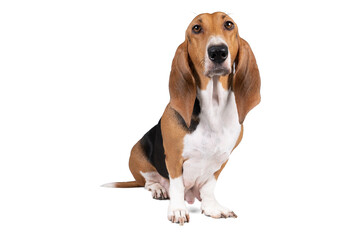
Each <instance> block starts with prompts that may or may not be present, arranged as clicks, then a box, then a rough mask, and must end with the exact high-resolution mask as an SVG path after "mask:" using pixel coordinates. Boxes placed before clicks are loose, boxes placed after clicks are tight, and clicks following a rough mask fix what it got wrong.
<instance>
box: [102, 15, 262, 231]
mask: <svg viewBox="0 0 360 240" xmlns="http://www.w3.org/2000/svg"><path fill="white" fill-rule="evenodd" d="M169 89H170V102H169V104H168V105H167V107H166V108H165V111H164V113H163V115H162V117H161V119H160V121H159V122H158V124H157V125H155V126H154V127H153V128H152V129H150V131H148V132H147V133H146V134H145V135H144V136H143V137H142V138H141V139H140V140H139V141H138V142H137V143H136V144H135V146H134V147H133V148H132V150H131V155H130V161H129V167H130V171H131V173H132V175H133V176H134V178H135V181H131V182H116V183H109V184H105V185H104V186H107V187H120V188H126V187H145V189H147V190H149V191H151V193H152V196H153V198H155V199H168V198H170V202H169V208H168V219H169V220H170V221H171V222H173V223H179V224H180V225H183V224H184V223H185V222H189V213H188V211H187V209H186V206H185V201H187V202H188V203H190V204H191V203H193V202H194V201H195V198H196V199H198V200H199V201H201V210H202V213H204V214H205V215H207V216H211V217H213V218H221V217H225V218H227V217H237V216H236V214H235V213H234V212H233V211H231V210H229V209H227V208H225V207H223V206H222V205H220V204H219V203H218V202H217V201H216V199H215V196H214V188H215V184H216V181H217V179H218V177H219V174H220V173H221V171H222V169H223V168H224V167H225V165H226V163H227V161H228V159H229V156H230V154H231V152H232V151H233V150H234V149H235V148H236V147H237V146H238V144H239V143H240V141H241V139H242V136H243V122H244V119H245V116H246V115H247V113H248V112H249V111H250V110H251V109H252V108H254V107H255V106H256V105H257V104H258V103H259V102H260V75H259V70H258V67H257V64H256V60H255V57H254V54H253V52H252V50H251V48H250V46H249V44H248V43H247V42H246V41H245V40H244V39H242V38H241V37H240V36H239V33H238V27H237V25H236V24H235V23H234V21H233V20H232V19H231V18H230V17H229V16H228V15H227V14H225V13H222V12H216V13H213V14H200V15H198V16H197V17H195V18H194V20H193V21H192V22H191V23H190V25H189V27H188V28H187V30H186V34H185V41H184V42H183V43H182V44H181V45H180V46H179V47H178V49H177V50H176V53H175V57H174V59H173V62H172V67H171V73H170V81H169Z"/></svg>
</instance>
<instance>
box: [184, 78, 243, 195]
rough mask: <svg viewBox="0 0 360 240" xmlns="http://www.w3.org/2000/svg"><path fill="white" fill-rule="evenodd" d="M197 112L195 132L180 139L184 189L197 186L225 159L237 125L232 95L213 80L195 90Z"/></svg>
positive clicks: (232, 143) (229, 151) (234, 141)
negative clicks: (204, 87) (204, 86)
mask: <svg viewBox="0 0 360 240" xmlns="http://www.w3.org/2000/svg"><path fill="white" fill-rule="evenodd" d="M197 97H198V99H199V102H200V107H201V113H200V115H199V118H200V122H199V124H198V126H197V127H196V130H195V131H194V132H192V133H191V134H187V135H186V136H185V138H184V150H183V157H184V159H187V160H186V161H185V162H184V164H183V179H184V184H185V187H186V188H191V187H193V186H196V185H201V184H202V183H204V182H205V181H206V180H207V179H209V178H210V177H211V176H212V175H213V174H214V173H215V172H216V171H217V170H219V169H220V167H221V165H222V164H223V163H224V162H225V161H226V160H228V158H229V156H230V153H231V151H232V149H233V148H234V146H235V144H236V141H237V139H238V137H239V134H240V131H241V126H240V124H239V120H238V113H237V108H236V103H235V96H234V93H233V92H232V91H230V90H225V89H224V88H223V87H222V85H221V83H220V82H218V81H217V80H216V79H212V80H210V82H209V84H208V85H207V88H206V89H205V90H199V89H198V95H197Z"/></svg>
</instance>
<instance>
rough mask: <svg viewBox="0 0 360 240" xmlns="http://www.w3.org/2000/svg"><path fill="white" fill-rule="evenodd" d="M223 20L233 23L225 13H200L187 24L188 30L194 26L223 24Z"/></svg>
mask: <svg viewBox="0 0 360 240" xmlns="http://www.w3.org/2000/svg"><path fill="white" fill-rule="evenodd" d="M225 20H231V21H233V20H232V19H231V18H230V17H229V16H228V15H227V14H226V13H223V12H214V13H202V14H199V15H197V16H196V17H195V18H194V19H193V20H192V21H191V23H190V24H189V28H190V27H192V25H194V24H202V25H216V23H217V22H223V21H225Z"/></svg>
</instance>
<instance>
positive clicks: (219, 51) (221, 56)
mask: <svg viewBox="0 0 360 240" xmlns="http://www.w3.org/2000/svg"><path fill="white" fill-rule="evenodd" d="M207 51H208V55H209V58H210V60H211V61H213V62H215V63H222V62H224V61H225V60H226V58H227V56H228V48H227V46H226V45H224V44H222V45H216V46H210V47H209V48H208V50H207Z"/></svg>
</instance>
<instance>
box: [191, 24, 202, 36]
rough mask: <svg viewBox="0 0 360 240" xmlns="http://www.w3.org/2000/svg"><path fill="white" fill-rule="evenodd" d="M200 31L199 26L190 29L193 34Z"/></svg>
mask: <svg viewBox="0 0 360 240" xmlns="http://www.w3.org/2000/svg"><path fill="white" fill-rule="evenodd" d="M201 30H202V28H201V26H200V25H195V26H193V28H192V31H193V32H194V33H196V34H197V33H200V32H201Z"/></svg>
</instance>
